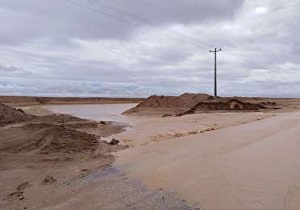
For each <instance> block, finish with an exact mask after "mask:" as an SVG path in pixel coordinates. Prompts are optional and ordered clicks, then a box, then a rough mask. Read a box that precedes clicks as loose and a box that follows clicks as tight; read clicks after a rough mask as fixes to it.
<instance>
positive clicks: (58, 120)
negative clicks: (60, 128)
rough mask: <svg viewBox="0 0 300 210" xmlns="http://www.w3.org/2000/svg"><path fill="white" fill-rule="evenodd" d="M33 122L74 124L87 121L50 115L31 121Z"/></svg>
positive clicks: (64, 115) (69, 116) (62, 115)
mask: <svg viewBox="0 0 300 210" xmlns="http://www.w3.org/2000/svg"><path fill="white" fill-rule="evenodd" d="M33 121H34V122H47V123H74V122H80V121H87V120H84V119H80V118H78V117H74V116H71V115H66V114H51V115H46V116H40V117H37V118H35V119H34V120H33Z"/></svg>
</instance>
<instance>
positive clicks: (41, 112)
mask: <svg viewBox="0 0 300 210" xmlns="http://www.w3.org/2000/svg"><path fill="white" fill-rule="evenodd" d="M24 111H25V112H26V113H27V114H31V115H35V116H45V115H51V114H54V113H53V112H52V111H50V110H48V109H46V108H44V107H40V106H32V107H28V108H24Z"/></svg>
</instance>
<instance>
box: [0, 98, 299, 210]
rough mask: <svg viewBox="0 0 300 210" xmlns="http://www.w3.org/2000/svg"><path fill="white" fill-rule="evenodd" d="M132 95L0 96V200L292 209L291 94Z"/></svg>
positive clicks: (20, 204) (6, 205)
mask: <svg viewBox="0 0 300 210" xmlns="http://www.w3.org/2000/svg"><path fill="white" fill-rule="evenodd" d="M5 100H7V99H5ZM55 100H58V99H55ZM89 100H95V99H89ZM139 100H140V101H141V102H140V103H138V104H137V103H136V102H138V101H137V99H133V100H128V99H127V100H126V102H128V103H129V102H130V103H131V104H129V105H127V106H126V109H128V107H132V106H133V107H132V108H130V109H128V110H126V109H125V108H124V107H122V108H120V110H119V111H118V112H116V113H117V114H116V115H120V118H119V119H120V122H118V120H117V118H113V119H116V121H115V122H113V121H109V120H100V119H101V116H94V118H93V117H87V118H93V119H81V118H79V117H78V116H90V115H83V114H84V113H85V112H87V110H90V111H91V112H94V113H98V112H97V109H103V106H104V104H105V102H103V101H101V102H100V103H99V104H98V105H97V104H95V103H92V104H93V105H92V106H91V105H88V104H82V103H79V104H78V105H76V106H79V107H81V109H78V107H77V109H76V106H74V104H76V102H78V101H81V102H82V101H85V100H84V99H80V100H75V101H71V102H70V103H69V104H63V105H62V104H61V102H60V101H65V100H64V99H59V100H58V101H59V103H57V104H56V105H54V104H55V103H54V102H53V101H54V100H50V101H51V102H50V103H49V104H47V103H42V104H39V105H36V102H35V101H36V99H35V100H34V103H29V102H28V101H26V106H24V105H23V106H20V105H22V104H24V103H25V102H24V103H23V102H22V101H21V100H20V98H18V97H16V98H14V97H10V101H1V102H2V103H1V106H0V116H1V122H0V125H1V128H0V132H1V137H0V157H1V158H0V170H1V173H0V185H1V192H0V198H1V201H0V206H1V209H82V208H81V207H82V205H84V206H85V208H86V209H178V210H179V209H226V210H227V209H273V210H276V209H278V210H281V209H295V210H296V209H298V208H300V203H299V200H298V199H297V197H298V196H299V195H300V194H298V190H297V189H298V187H300V185H299V184H300V182H299V177H298V175H297V174H299V170H300V168H299V164H298V161H297V160H298V158H299V157H298V156H299V155H298V152H297V150H298V147H297V144H298V143H299V142H298V138H297V137H298V135H299V133H298V131H299V129H298V128H299V127H298V126H299V125H300V124H299V123H300V121H299V108H300V99H275V98H242V97H225V98H222V97H218V98H215V97H213V96H210V95H206V94H188V93H186V94H183V95H181V96H177V97H175V96H172V97H171V96H151V97H149V98H147V99H144V100H141V99H139ZM111 101H117V103H116V104H119V105H118V106H120V105H123V104H124V101H123V99H121V100H120V101H118V99H111V100H108V103H107V104H105V106H108V107H111V110H112V109H113V106H114V104H113V103H111ZM122 102H123V103H122ZM8 105H9V106H8ZM72 106H73V107H72ZM85 106H86V109H82V108H84V107H85ZM101 106H102V107H101ZM72 109H73V110H74V112H71V110H72ZM123 109H125V110H123ZM54 110H55V112H54ZM79 110H80V111H79ZM107 110H109V109H107ZM121 110H122V111H124V112H123V114H122V115H121ZM80 112H81V113H80ZM110 112H111V113H112V111H110ZM66 113H75V114H74V116H72V115H68V114H66ZM99 113H101V112H99ZM76 115H77V116H76ZM100 115H101V114H100ZM108 116H109V115H108ZM102 117H103V118H105V115H103V116H102ZM111 117H112V116H111ZM114 117H115V116H114ZM107 119H108V118H107Z"/></svg>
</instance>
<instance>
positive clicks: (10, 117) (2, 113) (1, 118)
mask: <svg viewBox="0 0 300 210" xmlns="http://www.w3.org/2000/svg"><path fill="white" fill-rule="evenodd" d="M34 118H35V117H34V116H33V115H30V114H26V113H24V112H23V111H22V110H21V109H18V110H17V109H14V108H12V107H9V106H6V105H4V104H0V126H4V125H8V124H12V123H20V122H24V121H28V120H32V119H34Z"/></svg>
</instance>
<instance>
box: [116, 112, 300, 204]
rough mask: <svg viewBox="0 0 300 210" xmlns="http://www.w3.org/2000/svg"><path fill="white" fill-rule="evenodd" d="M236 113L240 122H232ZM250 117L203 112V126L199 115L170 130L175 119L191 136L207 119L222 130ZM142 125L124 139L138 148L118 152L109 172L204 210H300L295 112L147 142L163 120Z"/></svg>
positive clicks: (299, 126) (299, 123) (298, 118)
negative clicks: (138, 180) (122, 173)
mask: <svg viewBox="0 0 300 210" xmlns="http://www.w3.org/2000/svg"><path fill="white" fill-rule="evenodd" d="M235 115H237V116H243V115H244V116H243V117H241V118H239V117H237V118H238V119H239V120H237V118H236V117H234V116H235ZM253 115H254V113H248V114H241V113H238V114H233V113H231V114H227V115H225V116H222V115H220V114H210V115H206V114H205V115H204V116H205V117H206V120H205V118H203V117H202V116H203V115H194V116H192V117H191V116H188V118H187V119H186V118H176V119H174V121H176V122H174V123H175V125H170V126H171V127H170V128H169V130H170V129H171V128H172V129H173V128H174V129H175V128H176V126H177V128H178V127H180V125H179V124H180V123H179V122H178V121H177V120H179V121H181V120H182V122H181V124H182V126H183V127H184V129H186V126H187V127H189V125H188V123H187V124H186V123H183V122H185V121H188V122H190V123H191V125H190V126H191V127H189V129H192V130H193V129H194V128H196V127H193V126H192V124H195V122H193V120H196V122H197V125H198V126H199V127H200V129H201V126H202V125H203V124H204V125H205V126H207V124H209V123H207V122H206V121H209V120H211V123H213V122H215V123H216V122H217V123H219V125H218V127H223V126H222V125H225V126H224V127H226V124H227V125H229V124H230V125H234V124H238V123H240V122H241V119H243V120H245V121H246V119H247V117H249V118H250V121H252V119H253ZM246 116H247V117H246ZM250 116H251V117H250ZM259 116H260V115H259ZM191 118H192V119H191ZM249 118H248V119H249ZM254 118H255V117H254ZM164 120H167V121H168V120H171V121H172V118H170V119H164ZM189 120H191V121H189ZM197 120H198V121H197ZM228 120H229V121H230V123H229V124H228V123H226V122H228ZM177 122H178V123H179V124H176V123H177ZM222 122H224V124H223V123H222ZM233 122H235V123H233ZM144 123H145V124H143V123H141V122H140V123H139V125H137V129H136V130H132V131H131V132H130V133H127V134H125V135H124V136H125V137H124V138H128V139H133V140H134V141H133V145H135V144H137V145H139V146H134V147H132V148H131V149H129V150H125V151H122V152H120V153H118V158H117V161H116V162H115V164H114V166H115V167H116V168H118V169H120V170H123V171H125V172H126V173H127V174H129V175H131V176H133V177H138V178H141V179H142V180H143V182H144V183H146V184H147V185H148V186H150V187H153V188H156V189H157V188H165V189H167V190H170V191H172V192H175V193H176V194H177V195H179V196H181V197H182V198H184V199H186V200H188V201H189V202H190V203H193V204H195V205H197V206H198V207H201V209H207V210H221V209H222V210H241V209H247V210H248V209H249V210H250V209H251V210H254V209H257V210H287V209H289V210H299V209H300V199H299V198H300V190H299V189H300V163H299V159H300V153H299V146H300V139H299V135H300V112H292V113H283V114H277V116H273V117H271V118H268V119H264V120H258V121H253V122H250V123H246V124H240V125H236V126H232V127H230V125H229V127H227V128H222V129H218V130H212V131H210V132H204V133H201V132H200V133H197V134H193V135H183V136H181V137H178V138H170V139H168V138H167V140H168V141H166V139H165V138H163V139H160V140H158V141H155V142H154V143H153V142H151V143H149V141H148V140H146V142H144V141H142V142H143V143H142V144H140V143H139V141H138V139H143V140H145V139H146V138H145V136H146V137H149V134H150V136H153V134H154V133H161V131H162V130H164V126H162V125H161V124H160V123H161V120H149V121H148V120H147V121H146V122H144ZM201 123H202V124H201ZM162 124H163V123H162ZM144 126H145V127H146V128H147V129H146V130H145V131H147V133H146V134H145V133H144V131H143V127H144ZM194 126H195V125H194ZM209 126H210V125H209ZM192 127H193V128H192ZM180 128H182V127H180ZM189 129H188V130H189ZM167 130H168V129H167ZM179 130H181V129H179ZM177 131H178V129H176V132H177ZM163 133H164V132H163ZM149 139H151V138H149ZM145 143H146V144H145ZM148 143H149V144H148Z"/></svg>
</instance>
